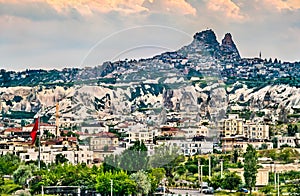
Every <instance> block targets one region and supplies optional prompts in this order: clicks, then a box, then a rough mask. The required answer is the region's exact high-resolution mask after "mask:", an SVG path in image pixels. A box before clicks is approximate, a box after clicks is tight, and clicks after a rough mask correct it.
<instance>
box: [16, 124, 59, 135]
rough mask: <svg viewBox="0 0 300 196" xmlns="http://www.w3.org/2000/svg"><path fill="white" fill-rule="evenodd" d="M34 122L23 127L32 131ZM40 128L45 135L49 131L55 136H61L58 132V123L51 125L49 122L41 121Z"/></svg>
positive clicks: (25, 130)
mask: <svg viewBox="0 0 300 196" xmlns="http://www.w3.org/2000/svg"><path fill="white" fill-rule="evenodd" d="M33 126H34V124H30V125H27V126H25V127H22V131H23V132H31V131H32V129H33ZM39 129H40V131H41V134H42V135H43V134H44V133H45V132H49V133H51V134H53V135H55V136H59V135H60V133H56V125H51V124H47V123H40V124H39Z"/></svg>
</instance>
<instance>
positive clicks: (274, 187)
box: [274, 161, 276, 190]
mask: <svg viewBox="0 0 300 196" xmlns="http://www.w3.org/2000/svg"><path fill="white" fill-rule="evenodd" d="M274 189H275V190H276V164H275V161H274Z"/></svg>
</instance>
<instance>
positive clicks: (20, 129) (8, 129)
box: [4, 127, 22, 132]
mask: <svg viewBox="0 0 300 196" xmlns="http://www.w3.org/2000/svg"><path fill="white" fill-rule="evenodd" d="M4 132H22V128H19V127H18V128H16V127H12V128H7V129H5V130H4Z"/></svg>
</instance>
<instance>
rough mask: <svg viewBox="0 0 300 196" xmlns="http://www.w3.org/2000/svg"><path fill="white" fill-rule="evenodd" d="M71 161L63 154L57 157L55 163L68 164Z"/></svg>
mask: <svg viewBox="0 0 300 196" xmlns="http://www.w3.org/2000/svg"><path fill="white" fill-rule="evenodd" d="M68 161H69V160H68V159H67V158H66V157H65V156H64V155H63V154H61V153H59V154H57V155H56V156H55V163H56V164H59V163H65V162H68Z"/></svg>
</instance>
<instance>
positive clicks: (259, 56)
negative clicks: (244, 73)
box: [259, 51, 261, 59]
mask: <svg viewBox="0 0 300 196" xmlns="http://www.w3.org/2000/svg"><path fill="white" fill-rule="evenodd" d="M259 58H260V59H261V51H259Z"/></svg>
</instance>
